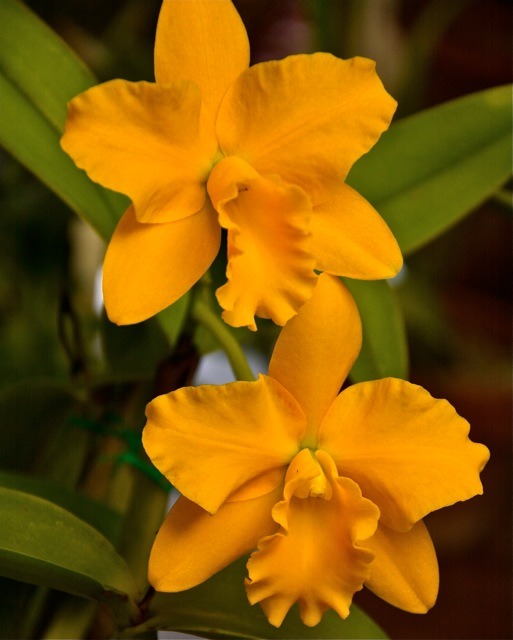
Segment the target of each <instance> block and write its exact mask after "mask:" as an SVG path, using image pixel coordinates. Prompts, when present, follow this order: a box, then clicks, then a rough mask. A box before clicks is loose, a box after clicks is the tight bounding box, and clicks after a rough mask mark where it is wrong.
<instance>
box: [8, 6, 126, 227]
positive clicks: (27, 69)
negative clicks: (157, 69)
mask: <svg viewBox="0 0 513 640" xmlns="http://www.w3.org/2000/svg"><path fill="white" fill-rule="evenodd" d="M0 24H2V29H1V33H0V94H1V95H2V109H1V111H0V144H2V145H3V146H4V147H5V148H6V149H7V151H9V152H10V153H11V154H12V155H13V156H14V157H15V158H17V159H18V160H19V161H20V162H21V163H22V164H23V165H25V166H26V167H27V168H28V169H29V170H30V171H32V172H33V173H34V174H35V175H36V176H37V177H38V178H39V179H40V180H41V181H42V182H44V183H45V184H46V185H47V186H48V187H49V188H50V189H52V190H53V191H54V192H55V193H56V194H57V195H58V196H59V197H60V198H62V200H64V201H65V202H66V203H67V204H68V205H69V206H70V207H71V208H72V209H73V210H74V211H75V212H76V213H78V214H79V215H80V216H81V217H82V218H84V219H85V220H86V221H87V222H89V223H90V224H91V225H92V226H93V227H94V228H95V229H96V230H97V231H98V233H99V234H100V235H101V236H102V237H103V238H104V239H108V238H110V236H111V234H112V231H113V230H114V227H115V224H116V222H117V220H118V219H119V215H120V213H121V212H122V211H123V208H124V207H126V203H127V200H126V199H125V198H124V197H123V196H120V195H119V194H115V193H112V192H109V191H107V190H105V189H103V188H102V187H100V186H99V185H97V184H94V183H93V182H91V181H90V180H89V178H88V177H87V176H86V174H85V173H84V172H83V171H81V170H80V169H78V168H77V167H76V166H75V165H74V163H73V161H72V160H71V159H70V158H69V157H68V156H67V155H66V154H65V153H64V151H62V150H61V148H60V146H59V140H60V136H61V133H62V130H63V126H64V121H65V118H66V103H67V102H68V101H69V100H70V99H71V98H73V97H74V96H75V95H77V94H78V93H81V92H82V91H84V90H86V89H88V88H89V87H90V86H92V85H94V84H96V80H95V78H94V76H93V75H92V74H91V73H90V72H89V71H88V70H87V69H86V67H85V66H84V64H83V63H82V62H81V61H80V60H79V59H78V58H77V57H76V56H75V54H74V53H73V52H72V51H71V49H69V47H68V46H67V45H66V44H65V43H64V42H63V41H62V40H60V38H59V37H58V36H57V35H56V34H55V33H54V32H53V31H51V29H49V28H48V27H47V26H46V25H45V24H44V22H42V21H41V20H40V19H39V18H38V17H37V16H36V15H35V14H33V13H32V12H31V11H30V10H29V9H28V8H27V7H26V6H25V5H24V4H23V3H22V2H19V0H2V2H0Z"/></svg>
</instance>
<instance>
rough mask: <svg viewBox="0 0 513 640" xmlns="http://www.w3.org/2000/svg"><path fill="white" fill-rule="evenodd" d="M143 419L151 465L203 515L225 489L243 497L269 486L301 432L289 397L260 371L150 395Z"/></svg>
mask: <svg viewBox="0 0 513 640" xmlns="http://www.w3.org/2000/svg"><path fill="white" fill-rule="evenodd" d="M146 416H147V418H148V421H147V423H146V427H145V428H144V432H143V445H144V448H145V449H146V452H147V453H148V455H149V456H150V458H151V460H152V461H153V464H154V465H155V466H156V467H157V468H158V469H159V470H160V471H161V473H163V474H164V475H165V476H166V477H167V478H168V479H169V480H170V482H171V483H172V484H173V485H174V486H175V487H176V488H177V489H178V490H179V491H180V492H181V493H182V494H183V495H185V496H186V497H187V498H189V500H192V501H193V502H196V504H198V505H200V506H201V507H203V508H204V509H205V510H206V511H209V512H210V513H215V512H216V511H217V510H218V509H219V507H220V506H221V505H222V504H223V503H224V502H226V501H227V500H229V499H230V498H231V497H232V494H235V497H234V499H237V500H247V499H250V498H254V497H258V496H260V495H263V494H264V493H267V492H269V491H270V490H272V489H274V488H275V487H276V486H277V485H278V484H279V483H280V482H281V480H282V479H283V476H284V473H285V468H286V465H287V464H288V463H289V461H290V460H291V459H292V458H293V457H294V455H295V453H296V452H297V449H298V442H299V441H300V439H301V436H302V435H303V432H304V429H305V418H304V415H303V413H302V411H301V409H300V408H299V405H298V404H297V403H296V401H295V400H294V398H292V396H291V395H290V394H289V393H288V392H287V391H286V390H285V389H284V388H283V387H282V386H281V385H279V384H278V383H277V382H276V381H274V380H273V379H272V378H269V377H267V376H260V377H259V379H258V381H257V382H234V383H231V384H226V385H222V386H213V385H204V386H201V387H187V388H183V389H179V390H178V391H173V392H172V393H169V394H167V395H163V396H159V397H158V398H155V399H154V400H152V402H150V403H149V405H148V406H147V409H146Z"/></svg>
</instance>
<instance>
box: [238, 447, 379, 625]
mask: <svg viewBox="0 0 513 640" xmlns="http://www.w3.org/2000/svg"><path fill="white" fill-rule="evenodd" d="M317 457H318V459H319V462H320V463H321V466H322V471H320V476H319V475H318V476H315V471H314V473H312V471H313V470H314V469H315V467H312V455H311V453H310V451H309V450H307V449H305V450H303V451H302V452H301V453H299V454H298V456H296V459H295V460H294V461H293V462H292V464H291V466H290V468H289V471H288V472H287V481H286V482H287V484H286V485H285V491H284V500H283V501H282V502H280V503H278V504H277V505H276V507H275V508H274V510H273V517H274V519H275V520H276V521H277V522H279V523H280V524H281V528H280V530H279V531H278V533H276V534H274V535H271V536H268V537H266V538H263V539H262V540H260V542H259V544H258V551H256V552H255V553H253V554H252V556H251V558H250V560H249V562H248V570H249V576H250V579H249V580H248V581H247V583H246V591H247V594H248V598H249V601H250V602H251V604H254V603H256V602H259V603H260V605H261V606H262V608H263V610H264V613H265V614H266V616H267V618H268V620H269V622H270V623H271V624H273V625H275V626H277V627H279V626H280V625H281V623H282V621H283V619H284V617H285V616H286V614H287V612H288V610H289V609H290V607H291V606H292V605H293V604H294V603H295V602H297V601H299V606H300V613H301V619H302V620H303V622H304V623H305V624H306V625H308V626H314V625H316V624H317V623H318V622H319V621H320V619H321V618H322V616H323V614H324V612H325V611H326V610H327V609H329V608H332V609H335V611H336V612H337V613H338V614H339V615H340V616H341V617H342V618H346V617H347V616H348V615H349V606H350V604H351V600H352V597H353V594H354V593H355V592H356V591H358V590H360V589H361V588H362V584H363V582H364V581H365V580H366V579H367V578H368V577H369V571H370V570H369V563H370V561H371V560H372V558H373V555H372V553H370V552H369V551H368V550H366V549H363V548H361V546H360V543H361V542H362V541H363V540H365V539H367V538H369V536H371V535H372V534H373V533H374V531H375V529H376V524H377V518H378V517H379V512H378V510H377V509H376V507H375V506H374V505H373V504H372V503H371V502H370V501H369V500H365V498H362V496H361V493H360V490H359V489H358V487H357V485H356V484H355V483H354V482H352V481H351V480H348V479H347V478H339V477H338V476H337V473H336V469H335V465H334V464H333V461H331V460H330V459H329V456H327V455H326V454H324V453H323V452H318V454H317ZM317 467H318V468H319V469H320V466H319V465H317ZM312 476H313V477H312ZM321 478H324V483H325V486H326V487H327V489H329V491H327V493H326V495H325V496H324V497H322V496H319V497H298V495H300V496H304V495H307V493H306V494H305V489H306V492H308V490H310V491H312V490H313V491H314V493H313V494H311V495H316V493H315V491H316V490H317V488H318V486H319V485H320V480H321Z"/></svg>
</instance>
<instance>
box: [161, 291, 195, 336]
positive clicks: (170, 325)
mask: <svg viewBox="0 0 513 640" xmlns="http://www.w3.org/2000/svg"><path fill="white" fill-rule="evenodd" d="M190 303H191V292H190V291H188V292H187V293H185V294H184V295H183V296H182V297H181V298H179V299H178V300H177V301H176V302H175V303H174V304H172V305H171V306H169V307H167V308H166V309H164V310H163V311H161V312H160V313H159V314H158V315H157V318H158V320H159V322H160V326H161V327H162V329H163V330H164V333H165V334H166V337H167V340H168V342H169V345H170V346H171V348H174V347H175V346H176V344H177V342H178V339H179V337H180V334H181V332H182V329H183V327H184V324H185V321H186V319H187V314H188V313H189V307H190Z"/></svg>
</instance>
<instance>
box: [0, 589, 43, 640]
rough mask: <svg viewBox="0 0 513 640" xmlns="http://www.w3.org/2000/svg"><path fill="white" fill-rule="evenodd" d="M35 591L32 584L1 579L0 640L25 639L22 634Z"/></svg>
mask: <svg viewBox="0 0 513 640" xmlns="http://www.w3.org/2000/svg"><path fill="white" fill-rule="evenodd" d="M35 589H36V587H34V586H33V585H31V584H26V583H24V582H17V581H16V580H9V579H8V578H0V638H10V639H11V640H12V639H14V638H22V637H23V636H22V635H21V633H20V632H21V628H22V626H23V622H24V621H25V620H26V619H27V606H28V605H29V602H30V599H31V597H32V595H33V593H34V590H35ZM26 637H27V636H26V635H25V638H26Z"/></svg>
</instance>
